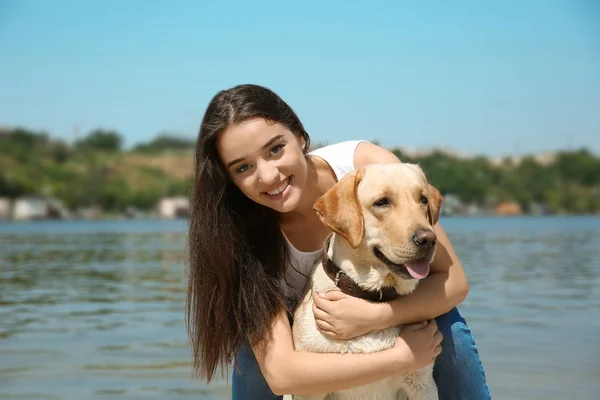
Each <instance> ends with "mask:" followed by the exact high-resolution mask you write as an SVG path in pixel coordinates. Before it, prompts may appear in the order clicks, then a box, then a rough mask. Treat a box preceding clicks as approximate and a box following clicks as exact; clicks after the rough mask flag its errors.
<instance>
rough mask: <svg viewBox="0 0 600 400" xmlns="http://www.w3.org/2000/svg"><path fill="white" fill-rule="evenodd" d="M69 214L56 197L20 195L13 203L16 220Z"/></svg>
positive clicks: (60, 217) (57, 217)
mask: <svg viewBox="0 0 600 400" xmlns="http://www.w3.org/2000/svg"><path fill="white" fill-rule="evenodd" d="M68 216H69V213H68V211H67V210H66V209H65V208H64V206H63V205H62V203H61V202H60V201H58V200H55V199H47V198H45V197H38V196H28V197H19V198H17V199H16V200H15V202H14V205H13V212H12V218H13V219H14V220H17V221H18V220H34V219H62V218H67V217H68Z"/></svg>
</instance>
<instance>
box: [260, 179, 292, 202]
mask: <svg viewBox="0 0 600 400" xmlns="http://www.w3.org/2000/svg"><path fill="white" fill-rule="evenodd" d="M291 182H292V176H288V177H287V178H286V179H285V180H283V181H281V182H280V183H279V184H278V185H277V187H275V188H274V189H273V190H269V191H266V192H262V194H263V195H265V196H267V197H269V198H270V199H272V200H279V199H282V198H284V197H285V196H286V195H287V194H288V193H289V192H290V189H291Z"/></svg>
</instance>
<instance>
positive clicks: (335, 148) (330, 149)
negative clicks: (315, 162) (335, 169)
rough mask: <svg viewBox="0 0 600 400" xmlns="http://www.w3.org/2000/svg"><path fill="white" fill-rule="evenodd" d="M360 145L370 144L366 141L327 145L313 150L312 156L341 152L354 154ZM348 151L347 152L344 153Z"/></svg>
mask: <svg viewBox="0 0 600 400" xmlns="http://www.w3.org/2000/svg"><path fill="white" fill-rule="evenodd" d="M360 143H368V142H367V141H366V140H345V141H343V142H337V143H333V144H326V145H324V146H321V147H317V148H316V149H314V150H311V152H310V153H311V154H314V155H320V154H340V152H343V153H347V152H350V153H351V154H354V152H355V150H356V149H357V147H358V145H359V144H360ZM344 150H346V151H344Z"/></svg>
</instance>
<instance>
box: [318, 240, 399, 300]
mask: <svg viewBox="0 0 600 400" xmlns="http://www.w3.org/2000/svg"><path fill="white" fill-rule="evenodd" d="M331 236H332V235H329V236H328V237H327V240H325V246H324V247H323V269H325V273H326V274H327V276H328V277H329V278H330V279H331V280H332V281H333V283H334V284H335V286H337V287H338V288H340V290H341V291H342V292H343V293H346V294H347V295H349V296H354V297H358V298H361V299H365V300H370V301H374V302H383V301H390V300H394V299H395V298H397V297H399V294H398V292H396V289H395V288H393V287H392V286H385V287H383V288H381V289H379V290H366V289H363V288H361V287H360V286H358V284H356V282H354V281H353V280H352V279H350V277H349V276H348V275H346V274H345V273H344V271H342V270H341V269H340V267H338V266H337V265H335V263H334V262H333V261H331V258H329V256H328V255H327V250H328V249H329V242H330V240H331Z"/></svg>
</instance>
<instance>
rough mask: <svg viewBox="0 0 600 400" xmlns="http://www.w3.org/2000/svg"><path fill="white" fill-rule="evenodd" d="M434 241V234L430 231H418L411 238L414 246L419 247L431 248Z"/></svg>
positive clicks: (435, 238)
mask: <svg viewBox="0 0 600 400" xmlns="http://www.w3.org/2000/svg"><path fill="white" fill-rule="evenodd" d="M436 240H437V237H436V236H435V233H434V232H433V231H432V230H430V229H418V230H417V231H416V232H415V235H414V236H413V241H414V242H415V244H416V245H417V246H421V247H427V248H429V247H432V246H433V245H435V241H436Z"/></svg>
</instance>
